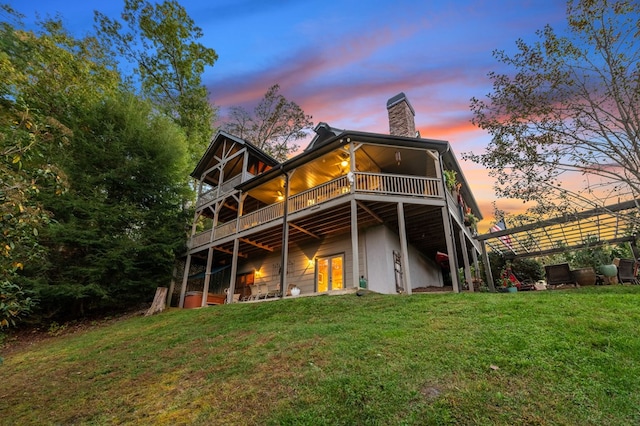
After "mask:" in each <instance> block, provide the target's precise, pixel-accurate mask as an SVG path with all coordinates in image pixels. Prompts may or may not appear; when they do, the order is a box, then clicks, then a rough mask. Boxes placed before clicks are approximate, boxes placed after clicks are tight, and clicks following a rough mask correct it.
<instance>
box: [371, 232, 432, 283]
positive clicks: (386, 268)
mask: <svg viewBox="0 0 640 426" xmlns="http://www.w3.org/2000/svg"><path fill="white" fill-rule="evenodd" d="M363 233H364V234H365V250H366V252H367V265H366V268H367V269H366V270H367V280H368V287H369V289H370V290H372V291H377V292H379V293H387V294H394V293H396V284H395V283H396V282H395V276H394V270H393V251H394V250H395V251H397V252H400V237H399V236H398V235H396V234H395V233H393V232H392V231H391V230H390V229H388V228H387V227H385V226H383V225H380V226H377V227H373V228H368V229H366V230H365V231H363ZM403 266H404V265H403ZM409 274H410V277H411V288H418V287H427V286H437V287H441V286H442V285H443V280H442V272H441V269H440V267H439V266H438V265H436V263H435V262H431V261H429V260H427V259H425V258H424V257H423V256H422V255H420V253H419V252H418V251H417V250H416V249H415V248H414V247H412V246H409Z"/></svg>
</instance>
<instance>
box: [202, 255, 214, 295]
mask: <svg viewBox="0 0 640 426" xmlns="http://www.w3.org/2000/svg"><path fill="white" fill-rule="evenodd" d="M212 263H213V247H209V252H208V253H207V269H205V270H204V287H203V288H202V304H201V305H200V306H207V297H208V295H209V282H210V281H211V264H212Z"/></svg>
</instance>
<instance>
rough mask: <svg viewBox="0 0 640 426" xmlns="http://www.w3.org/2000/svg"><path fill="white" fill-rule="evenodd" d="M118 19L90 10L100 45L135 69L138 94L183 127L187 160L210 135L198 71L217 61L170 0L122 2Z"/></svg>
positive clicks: (211, 116) (197, 30)
mask: <svg viewBox="0 0 640 426" xmlns="http://www.w3.org/2000/svg"><path fill="white" fill-rule="evenodd" d="M121 16H122V21H123V22H121V21H119V20H115V19H111V18H109V17H107V16H106V15H104V14H102V13H100V12H95V20H96V24H97V29H98V34H99V36H100V38H101V39H102V40H103V44H104V45H105V46H106V45H111V46H113V49H114V50H115V52H116V53H117V54H118V55H119V56H120V57H121V58H124V59H125V60H128V61H129V62H130V63H132V64H133V65H134V67H135V73H136V75H137V76H138V78H139V82H140V84H141V87H142V92H143V93H144V95H145V96H146V97H148V98H149V99H150V100H151V101H152V102H153V103H154V105H156V106H157V107H158V108H159V109H160V110H161V111H162V112H164V113H165V114H167V115H168V116H170V117H172V118H173V119H174V120H175V122H176V123H177V124H178V125H179V126H180V127H182V128H183V129H184V131H185V133H186V135H187V141H188V142H189V153H190V156H191V160H192V162H193V163H194V164H195V162H196V161H197V160H198V159H199V158H200V156H201V155H202V153H203V152H204V149H205V148H206V147H207V145H208V144H209V142H210V140H211V136H212V134H213V128H212V125H213V121H214V115H215V111H214V109H213V107H212V105H211V104H210V103H209V101H208V97H207V96H208V94H207V90H206V88H205V87H204V86H203V85H202V79H201V76H202V73H203V72H204V70H205V67H207V66H213V65H214V63H215V61H216V60H217V59H218V55H217V54H216V52H215V50H213V49H211V48H208V47H205V46H204V45H202V44H201V43H198V42H197V40H198V39H199V38H201V37H202V36H203V33H202V30H201V29H200V28H199V27H197V26H196V25H195V23H194V21H193V20H192V19H191V18H190V17H189V15H188V14H187V12H186V11H185V9H184V8H183V7H182V6H181V5H180V4H179V3H178V2H177V1H175V0H166V1H164V2H162V3H153V2H150V1H146V0H125V2H124V10H123V12H122V15H121Z"/></svg>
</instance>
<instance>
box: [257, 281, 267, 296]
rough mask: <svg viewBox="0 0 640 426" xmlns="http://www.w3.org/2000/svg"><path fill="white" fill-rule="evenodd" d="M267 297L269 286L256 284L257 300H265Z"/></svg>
mask: <svg viewBox="0 0 640 426" xmlns="http://www.w3.org/2000/svg"><path fill="white" fill-rule="evenodd" d="M267 297H269V284H267V283H262V284H258V299H266V298H267Z"/></svg>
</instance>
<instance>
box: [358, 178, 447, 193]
mask: <svg viewBox="0 0 640 426" xmlns="http://www.w3.org/2000/svg"><path fill="white" fill-rule="evenodd" d="M439 182H440V180H439V179H437V178H425V177H416V176H403V175H382V174H377V173H361V172H358V173H356V174H355V184H356V192H369V193H382V194H392V195H410V196H423V197H442V194H441V191H440V185H439Z"/></svg>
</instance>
